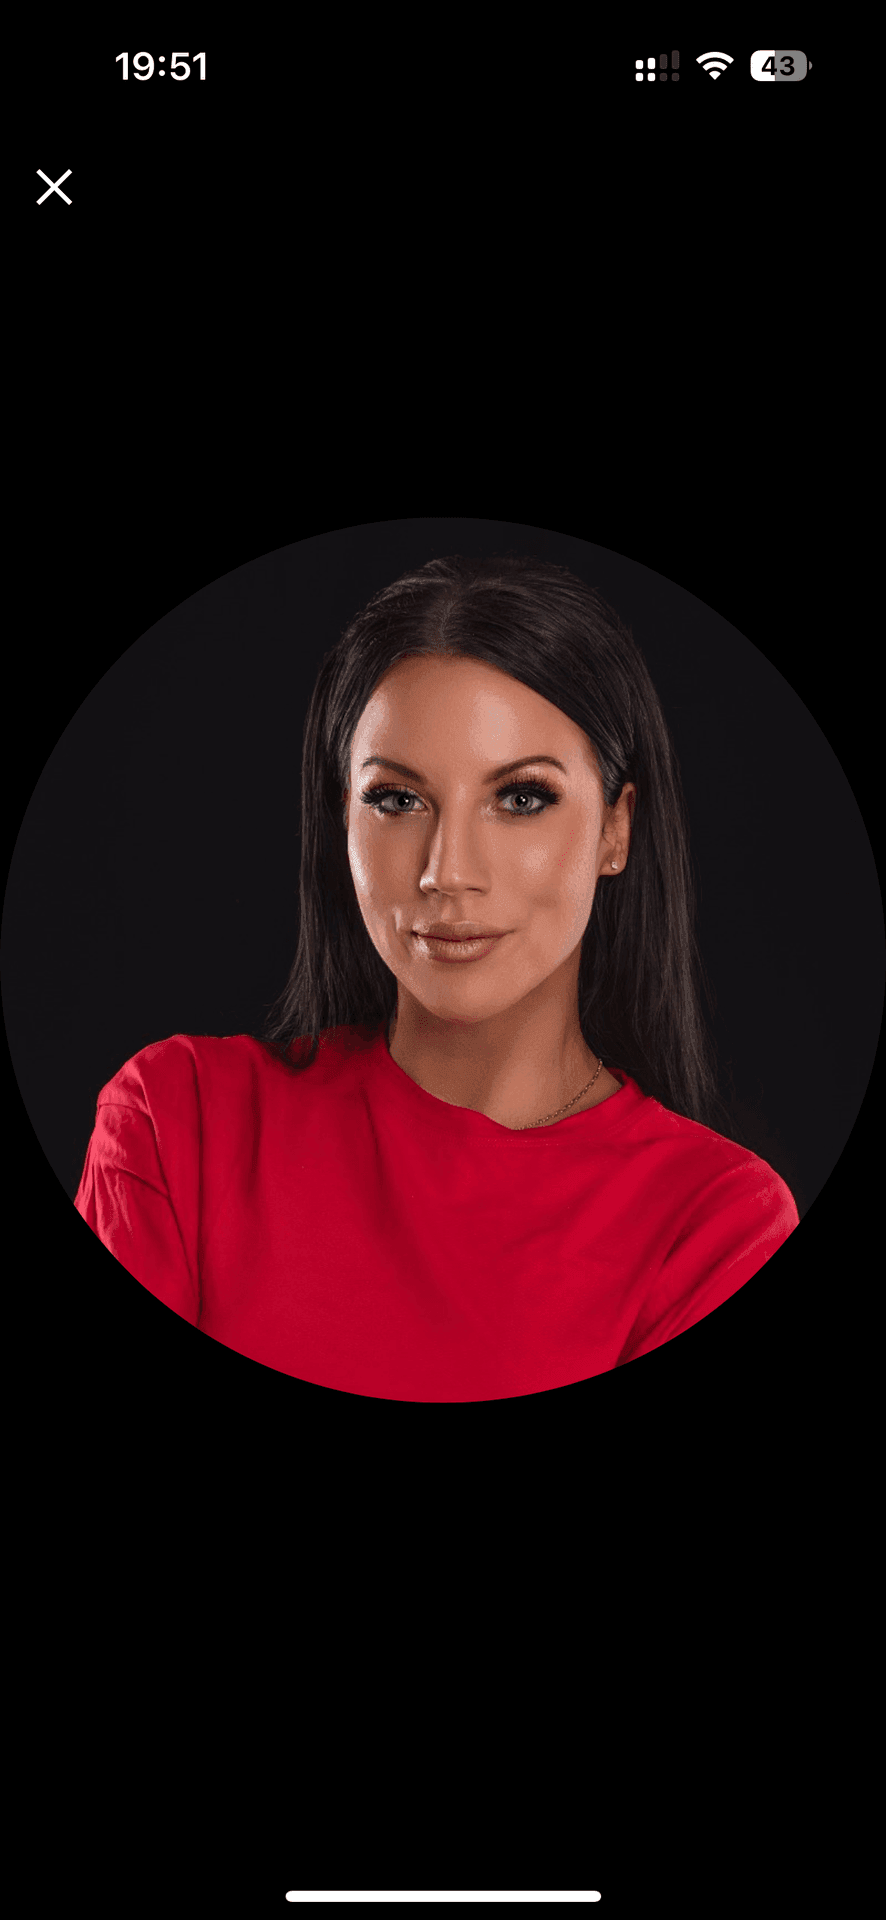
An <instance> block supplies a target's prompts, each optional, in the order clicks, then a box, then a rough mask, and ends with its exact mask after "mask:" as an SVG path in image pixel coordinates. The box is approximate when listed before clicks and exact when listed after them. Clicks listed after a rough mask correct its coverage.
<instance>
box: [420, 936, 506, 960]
mask: <svg viewBox="0 0 886 1920" xmlns="http://www.w3.org/2000/svg"><path fill="white" fill-rule="evenodd" d="M412 938H413V940H414V941H415V944H416V947H417V949H418V952H419V953H420V954H421V955H422V957H423V958H424V959H426V960H437V961H441V962H442V963H443V964H444V965H445V964H446V962H447V961H453V960H482V959H484V958H485V956H486V954H488V953H492V951H493V948H495V947H497V946H498V944H499V942H500V941H501V940H506V939H507V934H505V933H492V934H487V935H486V936H485V938H482V939H476V940H445V939H441V938H440V937H439V935H437V934H430V933H414V934H413V935H412Z"/></svg>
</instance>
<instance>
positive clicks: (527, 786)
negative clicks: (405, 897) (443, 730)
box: [360, 779, 560, 820]
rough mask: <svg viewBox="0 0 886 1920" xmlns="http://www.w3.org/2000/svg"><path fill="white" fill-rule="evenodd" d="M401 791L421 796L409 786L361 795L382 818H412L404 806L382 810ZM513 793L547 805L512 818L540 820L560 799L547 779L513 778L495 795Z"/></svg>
mask: <svg viewBox="0 0 886 1920" xmlns="http://www.w3.org/2000/svg"><path fill="white" fill-rule="evenodd" d="M401 793H402V794H405V795H406V797H407V799H409V800H418V799H420V797H421V796H420V795H419V794H416V793H412V792H411V791H410V789H409V788H408V787H368V788H367V790H366V792H365V793H364V794H361V796H360V797H361V799H362V801H363V804H364V806H367V807H371V808H372V810H373V812H374V813H377V814H378V817H379V819H380V820H411V819H412V814H409V813H406V812H405V811H404V810H403V809H402V808H397V809H396V810H395V811H394V812H393V813H383V812H382V809H381V805H380V802H381V801H382V800H387V799H389V798H390V797H392V796H393V795H396V794H401ZM512 793H529V794H531V795H532V797H533V799H536V800H544V802H545V805H544V806H543V807H534V808H533V809H532V812H531V813H529V812H527V811H526V810H525V809H522V810H521V811H520V812H519V813H512V814H511V815H510V816H509V817H510V819H511V820H539V819H540V818H541V815H542V814H543V813H547V810H548V807H549V806H556V805H557V804H558V802H559V799H560V795H559V793H558V792H557V789H556V787H552V786H549V785H548V782H547V781H546V780H539V779H535V780H512V781H511V782H510V783H509V785H508V786H506V787H499V789H498V792H497V794H496V796H495V797H496V799H497V800H506V799H507V798H508V796H509V795H510V794H512Z"/></svg>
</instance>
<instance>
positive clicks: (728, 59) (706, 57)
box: [697, 53, 732, 80]
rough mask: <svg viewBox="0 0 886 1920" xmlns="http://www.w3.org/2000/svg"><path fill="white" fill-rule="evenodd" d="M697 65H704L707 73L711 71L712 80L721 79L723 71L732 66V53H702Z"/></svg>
mask: <svg viewBox="0 0 886 1920" xmlns="http://www.w3.org/2000/svg"><path fill="white" fill-rule="evenodd" d="M697 65H698V66H700V67H704V70H705V73H709V74H710V76H711V79H712V80H719V78H720V75H721V73H725V72H726V68H727V67H731V65H732V55H731V53H700V54H699V56H698V60H697Z"/></svg>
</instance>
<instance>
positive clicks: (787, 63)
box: [751, 47, 812, 80]
mask: <svg viewBox="0 0 886 1920" xmlns="http://www.w3.org/2000/svg"><path fill="white" fill-rule="evenodd" d="M811 72H812V61H811V60H807V58H806V55H805V53H797V52H796V51H795V50H791V51H789V52H785V51H784V50H781V49H779V48H778V47H762V48H759V49H758V51H757V52H756V53H752V54H751V79H752V80H805V78H806V75H807V73H811Z"/></svg>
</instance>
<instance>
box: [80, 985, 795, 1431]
mask: <svg viewBox="0 0 886 1920" xmlns="http://www.w3.org/2000/svg"><path fill="white" fill-rule="evenodd" d="M308 1045H309V1042H308V1041H305V1040H303V1041H297V1042H295V1043H294V1046H293V1050H292V1051H293V1057H301V1054H302V1053H304V1052H306V1051H307V1048H308ZM612 1071H613V1074H614V1077H615V1078H616V1079H618V1080H620V1081H621V1083H622V1084H621V1088H620V1090H619V1092H618V1093H615V1094H612V1095H611V1096H610V1097H609V1099H608V1100H604V1101H602V1102H601V1104H600V1105H599V1106H597V1107H591V1108H589V1109H588V1110H587V1111H586V1112H584V1113H576V1114H572V1115H569V1116H566V1117H565V1118H563V1119H562V1120H558V1121H556V1122H554V1123H551V1124H549V1125H547V1126H544V1127H533V1128H529V1129H527V1130H526V1131H524V1132H517V1131H514V1130H512V1129H510V1128H508V1127H504V1126H501V1125H500V1124H499V1123H498V1121H495V1120H490V1119H488V1118H487V1116H486V1115H485V1114H482V1113H475V1112H474V1111H473V1110H472V1109H471V1108H469V1107H457V1106H451V1105H449V1104H448V1103H447V1102H446V1101H444V1100H439V1099H437V1098H436V1096H435V1095H433V1094H430V1093H427V1092H426V1091H425V1090H424V1088H423V1087H420V1086H418V1084H417V1083H416V1081H414V1080H411V1079H410V1077H409V1075H408V1074H407V1073H405V1072H404V1071H403V1069H402V1068H401V1067H399V1066H397V1064H396V1062H395V1061H394V1060H393V1059H392V1058H391V1055H390V1052H389V1049H388V1042H387V1032H386V1027H385V1024H384V1022H380V1023H379V1025H378V1026H377V1027H365V1026H342V1027H337V1028H330V1029H327V1030H326V1031H325V1032H324V1033H323V1034H322V1035H321V1039H320V1051H319V1053H318V1056H317V1059H316V1061H315V1062H314V1064H313V1066H311V1067H308V1068H306V1069H305V1070H304V1071H303V1072H301V1073H297V1074H292V1073H290V1072H288V1071H287V1069H286V1068H285V1067H284V1066H283V1065H282V1064H281V1063H280V1062H279V1061H276V1060H274V1059H273V1058H272V1057H271V1056H270V1055H269V1054H268V1053H267V1052H266V1051H265V1049H264V1048H263V1047H262V1046H261V1045H260V1044H259V1042H258V1041H256V1040H253V1039H251V1038H250V1036H249V1035H248V1034H234V1035H231V1036H218V1037H217V1036H214V1035H210V1034H181V1033H179V1034H174V1035H173V1036H172V1038H171V1039H168V1040H159V1041H157V1042H156V1043H155V1044H154V1045H152V1046H148V1047H144V1048H142V1050H141V1052H139V1053H136V1054H134V1055H133V1057H132V1059H130V1060H127V1061H126V1062H125V1064H124V1065H123V1066H122V1067H121V1068H120V1070H119V1072H118V1073H116V1074H115V1075H114V1077H113V1079H112V1080H109V1081H108V1083H107V1085H106V1086H104V1087H102V1089H101V1091H100V1093H99V1096H98V1102H97V1108H96V1121H95V1127H94V1130H93V1133H92V1136H91V1139H90V1142H89V1146H88V1149H87V1153H86V1160H85V1164H84V1168H83V1173H82V1176H81V1179H80V1184H79V1187H78V1189H77V1194H76V1197H75V1200H74V1205H75V1207H76V1208H77V1210H78V1212H79V1213H80V1214H82V1216H83V1219H84V1220H85V1221H86V1223H87V1225H88V1226H89V1227H91V1228H92V1231H93V1233H95V1234H97V1235H98V1238H99V1239H100V1240H101V1241H102V1242H103V1244H104V1245H105V1246H106V1247H108V1248H109V1249H110V1251H111V1253H112V1254H113V1255H114V1257H115V1259H117V1260H119V1262H120V1264H121V1266H123V1267H125V1268H126V1269H127V1271H128V1272H129V1273H131V1274H132V1275H134V1277H135V1279H136V1280H138V1281H140V1282H141V1285H142V1286H144V1287H147V1289H148V1291H149V1292H150V1293H153V1294H155V1295H156V1297H157V1299H158V1300H162V1301H164V1302H165V1304H166V1305H167V1306H168V1307H171V1308H172V1309H173V1311H174V1312H175V1313H178V1314H181V1315H182V1317H183V1318H184V1319H185V1320H188V1321H190V1323H191V1325H192V1326H195V1327H199V1328H200V1330H201V1332H203V1333H208V1334H209V1335H210V1336H211V1337H212V1339H214V1340H219V1341H221V1343H222V1345H223V1346H226V1347H232V1348H233V1349H234V1350H235V1352H237V1353H242V1354H246V1355H248V1356H249V1357H250V1358H251V1359H253V1360H258V1361H260V1362H261V1363H262V1364H263V1365H264V1366H268V1367H273V1368H275V1369H276V1370H277V1371H278V1372H280V1373H288V1374H293V1375H295V1376H296V1377H297V1378H298V1379H301V1380H310V1381H313V1382H315V1383H316V1384H317V1385H319V1386H327V1387H334V1388H336V1389H338V1390H339V1391H341V1392H346V1393H357V1394H368V1395H371V1396H373V1397H377V1398H381V1399H389V1400H498V1399H507V1398H509V1397H511V1396H512V1395H519V1394H527V1393H540V1392H543V1391H545V1390H546V1389H550V1388H552V1387H560V1386H565V1385H567V1384H568V1383H569V1382H571V1381H576V1380H584V1379H587V1378H588V1377H589V1376H591V1375H592V1374H597V1373H605V1372H606V1371H607V1370H608V1369H609V1368H611V1367H617V1366H623V1365H624V1363H625V1362H626V1361H628V1360H634V1359H636V1358H637V1357H638V1355H640V1354H642V1353H649V1352H650V1351H651V1349H652V1348H654V1347H658V1346H661V1345H663V1343H664V1342H665V1341H667V1340H672V1339H673V1338H674V1335H675V1334H678V1333H682V1332H683V1331H684V1329H685V1328H687V1327H691V1326H694V1325H695V1323H696V1321H698V1320H702V1319H703V1318H704V1316H705V1315H706V1314H708V1313H711V1312H712V1310H713V1309H714V1308H715V1307H717V1306H719V1305H720V1304H721V1302H722V1301H724V1300H728V1299H729V1297H730V1295H731V1294H733V1293H736V1292H737V1291H738V1289H739V1287H743V1286H744V1284H745V1282H746V1281H747V1280H750V1279H751V1278H752V1276H753V1275H754V1274H755V1273H758V1272H759V1270H760V1268H761V1267H762V1266H764V1265H765V1263H766V1261H767V1260H769V1259H771V1257H772V1255H773V1254H774V1253H775V1252H776V1250H777V1248H778V1247H780V1246H781V1244H782V1242H783V1241H784V1240H786V1239H787V1237H788V1235H789V1234H790V1233H792V1232H793V1230H794V1228H795V1227H796V1226H797V1225H798V1224H799V1215H798V1213H797V1208H796V1205H795V1202H794V1198H793V1195H792V1193H791V1191H790V1189H789V1187H787V1186H786V1185H785V1182H784V1180H782V1179H781V1177H780V1176H779V1175H778V1174H777V1173H775V1172H774V1170H773V1168H772V1167H770V1166H769V1165H768V1164H767V1163H766V1161H765V1160H761V1159H759V1158H758V1157H757V1156H756V1155H755V1154H752V1153H749V1152H748V1151H747V1150H746V1149H745V1148H743V1147H739V1146H737V1145H735V1144H734V1143H733V1142H732V1141H730V1140H727V1139H725V1138H724V1137H723V1135H722V1134H718V1133H715V1132H713V1131H712V1130H711V1129H710V1128H709V1127H704V1126H700V1125H699V1124H698V1122H697V1121H694V1120H686V1119H684V1118H683V1117H682V1116H681V1115H679V1114H675V1113H672V1112H671V1111H670V1110H669V1109H668V1108H666V1107H663V1106H661V1105H660V1103H659V1102H658V1101H657V1100H654V1099H652V1098H650V1097H649V1096H648V1095H646V1094H644V1093H643V1092H642V1091H641V1089H640V1088H639V1087H638V1085H637V1083H636V1081H634V1080H632V1079H631V1078H630V1077H629V1075H627V1074H625V1073H623V1072H621V1071H620V1070H619V1069H616V1068H613V1070H612Z"/></svg>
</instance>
